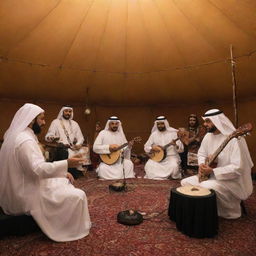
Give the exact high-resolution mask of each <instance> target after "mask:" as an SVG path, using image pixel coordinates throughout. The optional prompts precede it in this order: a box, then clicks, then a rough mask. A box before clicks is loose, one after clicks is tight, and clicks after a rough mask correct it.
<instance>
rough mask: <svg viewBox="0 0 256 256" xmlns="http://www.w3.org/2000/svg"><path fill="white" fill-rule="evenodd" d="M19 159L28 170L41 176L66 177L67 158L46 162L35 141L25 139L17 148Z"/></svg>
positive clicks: (24, 168)
mask: <svg viewBox="0 0 256 256" xmlns="http://www.w3.org/2000/svg"><path fill="white" fill-rule="evenodd" d="M16 154H17V158H18V161H19V162H20V163H21V165H22V166H23V170H25V171H26V172H33V173H34V174H35V175H38V176H39V177H40V178H54V177H66V174H67V169H68V164H67V160H62V161H56V162H53V163H49V162H46V161H45V159H44V157H43V154H42V152H41V150H40V148H39V146H38V145H37V143H36V142H35V141H31V140H28V141H25V142H24V143H22V144H21V145H20V146H19V147H18V148H17V149H16Z"/></svg>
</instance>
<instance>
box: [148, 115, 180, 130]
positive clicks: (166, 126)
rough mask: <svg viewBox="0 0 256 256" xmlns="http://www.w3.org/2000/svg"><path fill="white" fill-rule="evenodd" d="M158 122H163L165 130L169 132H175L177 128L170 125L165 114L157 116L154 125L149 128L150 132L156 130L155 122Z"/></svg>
mask: <svg viewBox="0 0 256 256" xmlns="http://www.w3.org/2000/svg"><path fill="white" fill-rule="evenodd" d="M159 122H164V124H165V128H166V131H169V132H177V131H178V130H177V129H174V128H172V127H170V125H169V122H168V121H167V119H166V117H165V116H158V117H157V118H156V120H155V122H154V126H153V128H152V130H151V133H153V132H155V131H158V128H157V123H159Z"/></svg>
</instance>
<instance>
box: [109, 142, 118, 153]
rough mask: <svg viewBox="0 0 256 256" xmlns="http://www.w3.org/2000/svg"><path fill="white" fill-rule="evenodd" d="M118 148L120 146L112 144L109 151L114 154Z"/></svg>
mask: <svg viewBox="0 0 256 256" xmlns="http://www.w3.org/2000/svg"><path fill="white" fill-rule="evenodd" d="M118 147H119V145H117V144H110V145H109V151H110V152H114V151H116V150H117V149H118Z"/></svg>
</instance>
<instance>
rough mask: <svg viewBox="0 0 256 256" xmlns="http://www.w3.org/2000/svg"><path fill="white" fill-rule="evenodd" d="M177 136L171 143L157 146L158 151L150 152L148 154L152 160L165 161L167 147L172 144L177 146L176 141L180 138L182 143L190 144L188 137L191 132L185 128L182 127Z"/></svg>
mask: <svg viewBox="0 0 256 256" xmlns="http://www.w3.org/2000/svg"><path fill="white" fill-rule="evenodd" d="M177 136H178V137H177V138H176V139H174V140H172V141H171V142H170V143H168V144H166V145H164V146H159V145H158V146H156V149H157V151H153V152H150V153H149V154H148V155H149V157H150V159H151V160H153V161H155V162H161V161H163V160H164V159H165V158H166V156H167V149H168V148H169V147H170V146H176V141H177V140H180V141H181V142H182V143H184V144H186V145H188V137H189V133H188V132H187V131H185V130H183V129H180V130H179V131H178V132H177Z"/></svg>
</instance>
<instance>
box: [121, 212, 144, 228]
mask: <svg viewBox="0 0 256 256" xmlns="http://www.w3.org/2000/svg"><path fill="white" fill-rule="evenodd" d="M117 222H118V223H121V224H124V225H128V226H133V225H138V224H140V223H142V222H143V217H142V215H141V214H140V213H138V212H137V211H134V210H126V211H122V212H119V213H118V215H117Z"/></svg>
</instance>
